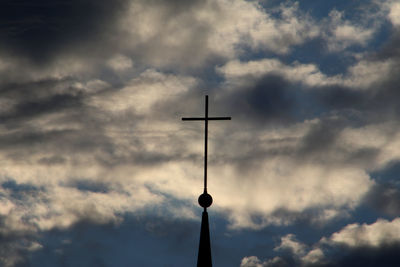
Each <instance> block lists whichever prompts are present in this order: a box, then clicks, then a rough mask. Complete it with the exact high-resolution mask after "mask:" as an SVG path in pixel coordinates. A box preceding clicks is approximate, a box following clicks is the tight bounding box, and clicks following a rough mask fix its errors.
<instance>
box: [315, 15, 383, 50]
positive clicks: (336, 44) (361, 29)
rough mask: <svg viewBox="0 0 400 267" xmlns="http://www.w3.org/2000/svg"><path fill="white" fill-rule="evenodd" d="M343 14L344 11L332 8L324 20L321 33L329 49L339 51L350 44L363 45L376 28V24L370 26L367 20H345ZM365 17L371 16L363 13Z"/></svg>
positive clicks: (370, 37)
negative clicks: (327, 17)
mask: <svg viewBox="0 0 400 267" xmlns="http://www.w3.org/2000/svg"><path fill="white" fill-rule="evenodd" d="M344 16H345V13H344V12H340V11H337V10H333V11H331V12H330V13H329V19H328V20H327V21H325V23H326V24H325V25H324V27H325V31H326V32H325V33H324V34H323V35H325V38H326V39H327V43H328V48H329V49H330V50H331V51H341V50H344V49H346V48H348V47H349V46H352V45H361V46H365V45H366V44H367V42H368V41H370V40H371V39H372V37H373V34H374V33H375V32H376V31H377V30H378V25H374V27H371V26H370V25H368V23H367V22H363V21H350V20H346V19H345V18H344ZM365 17H367V18H370V17H371V16H369V14H365ZM364 24H365V25H364Z"/></svg>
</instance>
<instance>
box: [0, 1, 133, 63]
mask: <svg viewBox="0 0 400 267" xmlns="http://www.w3.org/2000/svg"><path fill="white" fill-rule="evenodd" d="M126 5H127V1H125V0H116V1H94V0H83V1H80V0H76V1H75V0H74V1H64V0H60V1H50V0H39V1H34V2H31V1H25V0H5V1H2V5H1V7H2V8H1V10H0V32H1V34H0V43H1V45H0V48H1V50H2V52H3V53H4V52H6V53H8V54H9V55H18V56H21V55H23V56H25V57H28V58H30V59H31V60H33V61H35V62H46V61H47V60H49V59H50V58H52V57H54V56H57V55H58V54H59V53H60V52H63V51H64V50H78V51H79V50H81V48H82V46H85V49H84V50H85V51H86V52H90V51H94V50H97V51H104V49H103V48H104V47H102V44H100V43H101V42H104V41H106V40H107V39H112V38H111V37H112V33H113V31H114V30H115V23H116V20H117V18H118V16H119V15H120V14H121V13H122V12H123V11H124V10H125V7H126ZM88 43H90V44H91V48H90V49H88V47H87V46H88Z"/></svg>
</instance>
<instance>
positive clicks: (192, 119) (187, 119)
mask: <svg viewBox="0 0 400 267" xmlns="http://www.w3.org/2000/svg"><path fill="white" fill-rule="evenodd" d="M231 119H232V118H231V117H209V118H182V120H183V121H205V120H208V121H223V120H227V121H229V120H231Z"/></svg>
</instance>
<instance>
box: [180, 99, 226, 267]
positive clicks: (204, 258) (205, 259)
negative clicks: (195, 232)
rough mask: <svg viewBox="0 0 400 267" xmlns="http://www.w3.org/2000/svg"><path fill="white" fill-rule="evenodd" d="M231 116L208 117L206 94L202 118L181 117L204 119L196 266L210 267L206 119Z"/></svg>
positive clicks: (189, 119)
mask: <svg viewBox="0 0 400 267" xmlns="http://www.w3.org/2000/svg"><path fill="white" fill-rule="evenodd" d="M230 119H231V117H208V95H206V99H205V116H204V118H182V120H183V121H204V191H203V194H201V195H200V196H199V200H198V201H199V205H200V206H201V207H203V208H204V210H203V213H202V216H201V229H200V243H199V253H198V257H197V267H212V260H211V243H210V228H209V224H208V213H207V208H208V207H210V206H211V204H212V202H213V199H212V197H211V195H210V194H208V193H207V145H208V121H209V120H230Z"/></svg>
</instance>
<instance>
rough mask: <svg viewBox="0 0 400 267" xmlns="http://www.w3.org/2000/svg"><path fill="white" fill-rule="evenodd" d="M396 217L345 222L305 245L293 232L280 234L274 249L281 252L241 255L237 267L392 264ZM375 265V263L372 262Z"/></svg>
mask: <svg viewBox="0 0 400 267" xmlns="http://www.w3.org/2000/svg"><path fill="white" fill-rule="evenodd" d="M399 223H400V220H399V219H398V218H396V219H394V220H392V221H387V220H384V219H378V220H377V221H376V222H375V223H372V224H357V223H354V224H349V225H347V226H345V227H344V228H342V229H341V230H340V231H338V232H336V233H333V234H332V235H331V236H330V237H323V238H322V239H321V240H320V241H319V242H318V243H316V244H314V245H312V246H308V245H306V244H304V243H301V242H300V241H298V240H297V239H296V237H295V236H294V235H293V234H288V235H286V236H283V237H282V238H281V243H280V245H278V246H277V247H276V248H275V249H274V250H275V251H277V252H280V253H281V254H282V256H276V257H275V258H272V259H269V260H266V261H261V260H259V259H258V258H257V257H255V256H250V257H245V258H243V259H242V263H241V267H264V266H265V267H266V266H315V267H317V266H354V264H355V263H357V264H363V263H364V264H367V263H368V262H369V263H371V262H372V263H373V264H378V262H379V266H393V264H395V263H397V262H398V259H396V257H395V251H396V250H397V249H398V247H399V241H400V240H399V237H398V235H397V234H396V233H398V231H399V225H400V224H399ZM374 266H375V265H374Z"/></svg>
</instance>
